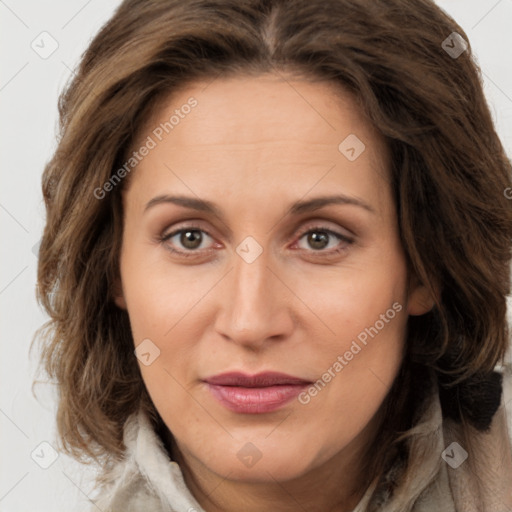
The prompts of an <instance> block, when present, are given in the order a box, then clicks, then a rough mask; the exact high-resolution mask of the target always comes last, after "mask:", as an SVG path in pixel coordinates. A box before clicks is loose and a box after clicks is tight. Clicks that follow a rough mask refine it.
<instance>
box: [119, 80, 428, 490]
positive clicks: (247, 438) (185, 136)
mask: <svg viewBox="0 0 512 512" xmlns="http://www.w3.org/2000/svg"><path fill="white" fill-rule="evenodd" d="M173 116H174V117H173ZM143 147H145V148H146V149H145V150H144V149H142V148H143ZM133 150H134V151H137V155H138V156H134V158H137V160H139V163H138V165H137V166H136V168H135V169H134V170H132V171H131V174H132V175H131V176H130V178H131V182H130V186H129V187H128V189H127V190H126V191H125V193H124V208H125V217H124V233H123V245H122V252H121V258H120V265H121V281H122V283H121V285H122V291H119V294H118V296H117V298H116V303H117V305H118V306H119V307H121V308H126V309H127V311H128V314H129V317H130V323H131V328H132V333H133V339H134V344H135V346H136V347H138V348H137V357H138V359H139V360H138V364H139V366H140V369H141V372H142V377H143V379H144V382H145V385H146V387H147V390H148V392H149V394H150V396H151V398H152V400H153V402H154V404H155V406H156V408H157V409H158V411H159V413H160V415H161V416H162V418H163V420H164V421H165V423H166V425H167V426H168V428H169V430H170V431H171V432H172V434H173V435H174V438H175V440H176V442H177V445H178V447H179V449H180V452H181V453H182V454H183V456H184V457H185V459H186V460H187V461H188V462H189V464H190V465H191V466H193V467H196V468H198V469H199V468H201V470H202V471H207V472H211V473H214V474H216V475H221V476H227V475H229V478H230V479H238V480H244V481H259V482H262V481H271V480H277V481H279V480H287V479H293V478H295V477H300V476H301V475H305V474H306V473H308V472H310V471H313V470H315V469H316V468H319V467H320V466H322V465H325V464H328V463H329V462H330V461H341V460H351V461H354V460H357V457H358V454H359V453H360V451H361V449H362V448H364V446H366V445H367V443H368V440H369V439H370V438H371V436H372V433H374V430H373V428H374V426H375V425H376V422H377V419H378V418H379V417H380V416H379V414H380V413H379V407H380V406H381V404H382V402H383V400H384V398H385V397H386V395H387V393H388V391H389V389H390V386H391V384H392V382H393V380H394V378H395V376H396V374H397V371H398V369H399V366H400V363H401V360H402V354H403V349H404V340H405V331H406V323H407V317H408V315H409V314H413V315H414V314H422V313H424V312H426V311H427V310H428V309H430V307H431V303H430V302H429V300H428V297H427V296H426V291H425V289H424V288H423V287H421V286H419V285H417V284H415V283H414V282H411V283H410V286H409V287H408V277H407V272H406V260H405V256H404V252H403V250H402V248H401V244H400V240H399V232H398V225H397V218H396V211H395V207H394V203H393V200H392V195H391V189H390V185H389V182H388V180H389V177H388V174H389V165H390V162H389V154H388V151H387V148H386V147H385V145H384V142H383V139H382V138H381V137H380V136H379V134H378V133H377V132H376V131H375V130H374V129H372V127H371V126H370V124H369V123H368V122H367V121H366V120H365V119H364V117H363V116H362V114H361V113H360V111H359V110H358V108H357V106H356V103H355V101H354V99H353V98H352V97H351V96H349V94H348V93H346V92H343V91H340V90H338V89H334V88H333V86H332V85H329V84H327V83H323V82H317V83H310V82H305V81H293V80H290V81H287V80H282V79H280V78H279V77H277V76H276V75H263V76H260V77H258V78H253V77H251V78H249V77H247V78H240V77H238V78H230V79H217V80H214V81H213V82H210V83H209V84H208V83H207V82H201V83H195V84H194V85H191V86H188V87H187V88H185V89H183V90H182V91H180V92H179V93H176V94H175V95H173V97H172V98H171V99H169V98H168V101H167V102H166V103H165V104H164V105H163V106H162V107H161V108H159V109H158V110H157V112H156V114H155V115H154V116H153V117H152V119H150V121H149V122H148V123H147V125H146V126H145V127H144V128H143V130H142V131H141V134H140V136H139V137H138V139H137V141H136V144H135V146H134V148H133ZM177 196H179V197H180V198H181V199H180V200H179V201H177V200H176V201H175V200H173V199H172V198H175V197H177ZM320 198H322V200H320ZM324 199H325V200H324ZM180 230H181V231H180ZM162 239H165V240H162ZM139 345H140V346H139ZM233 372H235V373H236V374H237V375H234V376H233V375H227V376H226V375H223V374H232V373H233ZM263 372H276V373H278V374H281V375H273V376H266V377H265V376H263V377H262V378H261V379H257V378H255V379H251V377H253V376H255V375H257V374H261V373H263ZM238 374H239V375H238Z"/></svg>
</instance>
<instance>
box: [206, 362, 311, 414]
mask: <svg viewBox="0 0 512 512" xmlns="http://www.w3.org/2000/svg"><path fill="white" fill-rule="evenodd" d="M204 382H205V383H206V385H207V388H208V390H209V391H210V393H211V394H212V396H213V397H214V398H215V399H216V400H217V401H218V402H220V403H221V405H223V406H224V407H226V408H227V409H229V410H231V411H233V412H237V413H243V414H263V413H268V412H272V411H275V410H278V409H280V408H282V407H284V406H285V405H286V404H287V403H289V402H290V401H291V400H293V399H294V398H295V397H296V396H297V395H299V394H300V393H301V392H302V391H303V390H304V388H306V387H307V386H309V385H311V384H312V382H311V381H308V380H305V379H301V378H299V377H293V376H291V375H286V374H284V373H276V372H264V373H258V374H256V375H246V374H244V373H241V372H230V373H223V374H220V375H215V376H213V377H208V378H206V379H204Z"/></svg>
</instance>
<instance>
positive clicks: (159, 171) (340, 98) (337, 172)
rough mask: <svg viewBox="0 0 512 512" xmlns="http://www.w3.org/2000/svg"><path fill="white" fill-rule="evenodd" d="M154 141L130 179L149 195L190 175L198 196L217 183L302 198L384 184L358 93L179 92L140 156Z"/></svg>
mask: <svg viewBox="0 0 512 512" xmlns="http://www.w3.org/2000/svg"><path fill="white" fill-rule="evenodd" d="M192 104H193V105H194V106H193V107H192V108H190V105H192ZM148 137H150V138H151V139H152V140H154V142H155V144H154V148H153V149H152V150H151V151H150V152H149V154H148V155H147V156H146V157H145V158H144V159H143V160H142V161H141V162H140V163H139V164H138V166H137V169H136V172H135V173H134V176H133V178H134V182H138V181H139V182H141V183H140V185H141V186H143V187H144V188H147V189H148V190H150V189H151V192H152V193H156V192H157V189H158V188H161V187H162V186H164V185H165V183H170V182H171V181H176V180H177V177H178V175H181V176H183V175H185V174H186V177H187V180H188V182H189V183H190V184H191V185H192V184H194V186H195V187H197V186H198V184H199V183H200V182H201V181H203V182H204V180H206V179H207V180H213V179H215V181H216V182H222V183H223V184H224V185H226V183H227V184H229V185H231V186H233V187H235V186H236V184H237V183H238V184H240V186H242V184H243V185H244V187H245V189H246V190H247V187H250V188H251V187H254V191H255V192H256V190H257V189H258V187H259V186H262V187H264V186H270V185H272V186H273V187H276V186H281V188H282V187H283V186H284V187H286V188H290V189H294V187H297V192H296V194H297V193H298V194H300V193H301V192H302V194H304V193H305V192H306V191H305V190H303V189H304V187H305V186H312V185H313V183H314V182H315V181H318V180H320V179H322V181H323V185H324V187H329V186H330V184H332V185H333V186H336V185H339V184H340V183H341V182H343V183H344V185H345V186H346V187H347V188H348V189H350V188H351V187H352V186H356V185H357V184H358V182H359V183H360V184H361V183H363V182H365V181H368V180H370V179H372V180H375V179H379V178H380V179H382V178H384V179H386V175H387V164H388V162H389V160H388V157H389V155H388V151H387V147H386V145H385V142H384V140H383V137H382V136H381V135H380V133H379V132H378V131H377V130H376V129H375V128H374V127H373V125H372V124H371V123H370V122H369V121H368V119H366V117H365V116H364V114H363V112H362V110H361V109H360V107H359V105H358V103H357V101H356V99H355V97H354V96H353V95H352V94H350V93H349V92H348V91H346V90H344V89H343V88H341V87H339V86H337V85H336V84H332V83H329V82H320V81H316V82H309V81H304V80H294V79H292V78H283V77H281V76H276V75H263V76H259V77H243V76H241V77H232V78H223V79H220V78H218V79H215V80H213V81H199V82H195V83H191V84H189V85H187V86H184V87H181V88H180V89H179V90H177V91H174V92H173V94H171V95H168V96H167V97H165V98H162V99H161V101H159V103H158V104H157V105H155V107H154V108H153V111H152V112H151V115H150V116H149V118H148V119H147V121H146V123H145V124H144V126H143V127H142V128H141V130H140V132H139V136H138V138H137V142H136V143H135V144H134V149H136V148H137V147H139V146H141V145H143V144H144V141H145V140H147V138H148ZM363 149H364V150H363ZM347 151H348V152H347ZM359 152H360V156H358V153H359ZM354 153H355V156H356V157H357V158H356V159H352V158H353V156H354ZM349 157H352V158H349ZM171 170H173V171H174V174H173V173H171V172H170V171H171ZM189 171H190V172H189ZM192 171H193V172H192ZM322 176H325V177H324V178H322ZM190 180H191V181H190ZM240 180H243V183H242V182H241V181H240ZM181 185H182V184H180V186H181ZM356 188H357V186H356ZM359 188H360V187H359ZM199 189H200V187H199V188H198V190H199ZM296 194H295V195H296Z"/></svg>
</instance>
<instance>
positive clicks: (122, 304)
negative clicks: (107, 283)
mask: <svg viewBox="0 0 512 512" xmlns="http://www.w3.org/2000/svg"><path fill="white" fill-rule="evenodd" d="M113 296H114V302H115V303H116V306H117V307H118V308H121V309H128V306H127V305H126V300H125V298H124V292H123V285H122V283H121V278H119V277H117V278H116V280H115V283H114V289H113Z"/></svg>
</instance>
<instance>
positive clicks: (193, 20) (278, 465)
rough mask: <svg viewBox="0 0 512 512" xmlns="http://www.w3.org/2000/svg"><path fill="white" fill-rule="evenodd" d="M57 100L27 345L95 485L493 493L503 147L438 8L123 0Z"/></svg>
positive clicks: (131, 507) (274, 497)
mask: <svg viewBox="0 0 512 512" xmlns="http://www.w3.org/2000/svg"><path fill="white" fill-rule="evenodd" d="M60 116H61V138H60V141H59V147H58V149H57V151H56V153H55V155H54V157H53V159H52V160H51V161H50V163H49V164H48V165H47V167H46V169H45V172H44V176H43V192H44V197H45V202H46V208H47V224H46V228H45V232H44V237H43V240H42V243H41V249H40V259H39V269H38V280H39V288H38V298H39V300H40V301H41V302H42V304H43V305H44V307H45V308H46V310H47V311H48V313H49V315H50V317H51V320H50V322H49V323H48V324H47V325H46V330H44V332H42V333H41V334H43V336H42V339H43V341H44V347H43V355H42V361H43V362H44V363H45V368H46V370H47V372H48V373H49V375H50V376H51V377H53V378H56V379H57V380H58V382H59V385H60V389H61V395H60V402H59V409H58V418H57V421H58V427H59V434H60V436H61V440H62V443H63V449H64V450H66V451H68V453H70V454H72V455H73V456H75V457H76V458H77V459H79V460H81V461H83V462H89V461H91V459H92V460H94V461H96V462H98V463H99V464H100V465H101V470H102V472H101V474H100V476H99V478H98V482H97V483H98V488H99V494H98V496H96V497H95V498H94V503H95V505H94V507H92V509H95V510H97V509H100V510H103V511H107V510H115V511H117V510H123V511H135V510H151V511H160V510H162V511H163V510H173V511H180V512H185V511H188V512H192V511H207V512H217V511H231V510H244V511H249V512H252V511H260V510H269V509H270V510H275V511H288V510H297V509H302V510H308V511H327V510H329V511H331V510H332V511H339V512H346V511H357V512H363V511H376V510H385V511H405V510H407V511H409V510H411V511H414V512H425V511H432V510H442V511H450V512H451V511H465V512H467V511H469V512H471V511H491V512H498V511H500V512H501V511H505V510H512V496H511V489H512V449H511V443H510V437H509V430H508V427H507V423H506V413H505V403H506V400H508V398H506V397H504V396H503V393H502V383H503V371H500V370H499V366H497V365H500V364H501V365H502V364H503V363H504V361H505V355H506V351H507V348H508V346H507V345H508V326H507V321H506V297H507V294H508V293H509V292H510V267H509V265H510V258H511V252H510V248H511V243H510V241H511V238H512V210H511V204H510V201H509V200H507V198H506V197H505V194H504V191H505V190H506V189H507V188H508V187H510V176H511V166H510V162H509V161H508V160H507V157H506V155H505V152H504V150H503V147H502V145H501V143H500V140H499V138H498V136H497V134H496V131H495V129H494V126H493V123H492V119H491V116H490V113H489V109H488V106H487V104H486V101H485V98H484V94H483V92H482V87H481V83H480V77H479V71H478V68H477V66H476V64H475V62H474V61H473V59H472V56H471V47H470V45H469V43H468V42H467V36H466V34H465V33H464V32H463V30H462V29H461V28H460V27H459V26H458V25H457V24H456V23H455V22H454V21H453V20H452V19H451V18H450V17H449V16H447V15H446V13H444V12H443V11H442V10H440V9H439V8H438V7H436V5H435V4H434V3H433V2H431V1H428V0H415V1H407V2H405V1H402V0H378V1H373V2H365V1H362V0H361V1H348V0H330V1H325V0H322V1H320V0H318V1H312V0H247V1H243V2H240V1H238V0H237V1H235V0H210V1H205V0H193V1H189V2H186V3H184V2H179V1H166V2H156V1H140V0H127V1H125V2H123V4H122V5H121V6H120V7H119V9H118V10H117V11H116V13H115V14H114V16H113V17H112V19H111V20H110V21H109V22H108V23H107V24H106V25H105V26H104V27H103V28H102V29H101V31H100V32H99V34H98V35H97V36H96V37H95V39H94V40H93V41H92V43H91V45H90V47H89V48H88V50H87V51H86V53H85V54H84V56H83V59H82V62H81V64H80V68H79V70H78V73H77V75H76V77H75V78H74V79H73V81H72V82H71V84H70V85H69V87H68V89H67V90H66V92H65V93H64V95H63V96H62V99H61V103H60ZM196 242H197V243H196Z"/></svg>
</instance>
